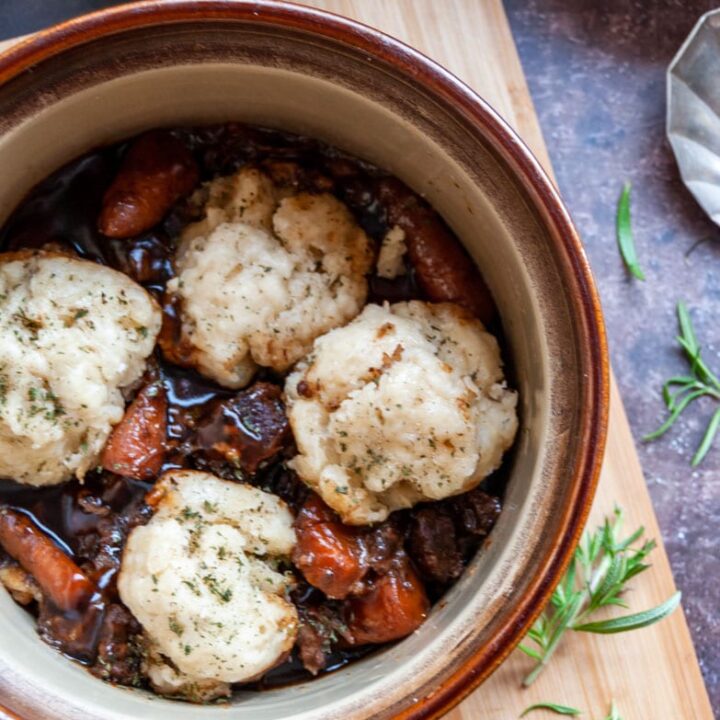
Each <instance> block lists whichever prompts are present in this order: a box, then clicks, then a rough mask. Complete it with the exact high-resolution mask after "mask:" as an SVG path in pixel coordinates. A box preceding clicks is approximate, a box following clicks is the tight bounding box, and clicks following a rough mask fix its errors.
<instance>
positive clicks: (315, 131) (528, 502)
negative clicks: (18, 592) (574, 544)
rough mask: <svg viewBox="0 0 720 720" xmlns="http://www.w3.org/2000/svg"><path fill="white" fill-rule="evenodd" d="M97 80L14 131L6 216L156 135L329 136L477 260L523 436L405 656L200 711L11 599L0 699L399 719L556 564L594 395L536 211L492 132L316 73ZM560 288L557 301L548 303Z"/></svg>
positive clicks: (396, 650) (48, 103)
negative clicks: (571, 463)
mask: <svg viewBox="0 0 720 720" xmlns="http://www.w3.org/2000/svg"><path fill="white" fill-rule="evenodd" d="M86 85H87V86H86V87H84V88H81V89H76V90H74V91H73V92H65V91H63V93H61V96H62V98H63V99H62V102H57V98H56V97H52V96H49V97H47V98H36V99H35V102H36V104H35V107H34V108H33V110H32V113H31V114H30V116H25V117H20V116H17V117H18V118H19V119H17V118H16V119H11V120H7V121H6V122H5V127H4V134H3V135H2V136H1V137H0V167H2V169H3V176H4V178H5V180H4V182H3V183H2V185H0V220H4V218H6V217H7V215H8V214H9V213H10V212H11V211H12V209H13V208H14V207H15V205H16V204H17V203H18V202H19V201H20V199H21V198H22V197H23V195H24V194H25V193H26V192H27V191H28V190H29V189H30V187H31V186H32V185H33V184H35V183H36V182H37V181H39V180H41V179H42V178H43V177H45V176H46V175H47V174H48V173H50V172H51V171H53V170H54V169H56V168H57V167H59V166H60V165H61V164H63V163H64V162H66V161H68V160H70V159H72V158H73V157H75V156H77V155H78V154H80V153H82V152H84V151H87V150H88V149H90V148H92V147H94V146H97V145H101V144H104V143H108V142H112V141H115V140H117V139H120V138H123V137H126V136H128V135H132V134H133V133H136V132H138V131H140V130H143V129H145V128H148V127H152V126H158V125H170V126H172V125H182V124H186V123H204V122H214V121H223V120H230V119H233V120H241V121H247V122H251V123H260V124H265V125H270V126H274V127H278V128H283V129H287V130H292V131H296V132H301V133H306V134H308V135H312V136H315V137H318V138H321V139H323V140H327V141H329V142H331V143H333V144H335V145H337V146H339V147H340V148H343V149H345V150H348V151H350V152H352V153H354V154H356V155H358V156H360V157H362V158H365V159H368V160H370V161H372V162H374V163H377V164H378V165H380V166H382V167H384V168H386V169H387V170H389V171H391V172H393V173H395V174H396V175H398V176H399V177H401V178H402V179H404V180H405V181H407V182H408V183H409V184H410V185H412V186H413V187H414V188H415V189H416V190H417V191H420V192H421V193H422V194H424V195H425V196H426V197H427V198H428V199H429V200H430V202H431V203H432V204H433V205H434V206H435V208H436V209H437V210H439V211H440V213H441V214H442V215H443V216H444V217H445V218H446V220H447V221H448V222H449V224H450V225H451V226H452V228H453V229H454V230H455V232H456V233H457V234H458V235H459V237H460V238H461V239H462V241H463V242H464V244H465V245H466V247H467V248H468V250H469V251H470V253H471V254H472V256H473V257H474V258H475V260H476V261H477V263H478V265H479V266H480V268H481V269H482V271H483V274H484V276H485V278H486V279H487V282H488V283H489V285H490V287H491V290H492V292H493V295H494V296H495V298H496V301H497V304H498V306H499V308H500V310H501V315H502V322H503V327H504V331H505V334H506V342H507V346H506V348H505V356H506V357H508V356H511V357H512V363H513V365H514V372H515V376H516V378H517V382H518V384H519V390H520V393H521V410H520V412H521V417H522V427H521V430H520V432H519V433H518V441H517V447H516V450H515V452H514V454H513V457H512V461H511V462H512V463H513V467H512V471H511V482H510V486H509V490H508V493H507V497H506V500H505V509H504V511H503V514H502V516H501V519H500V521H499V523H498V525H497V527H496V529H495V530H494V532H493V534H492V536H491V542H488V543H487V544H486V546H485V548H484V549H483V551H482V552H481V553H480V556H479V558H477V559H476V561H475V562H474V563H473V564H472V566H471V567H470V568H469V569H468V570H467V572H466V574H465V576H464V577H463V579H462V581H461V582H459V583H458V584H457V585H456V586H455V587H454V589H453V590H452V591H451V592H450V594H449V595H448V596H447V597H446V598H445V600H444V601H443V602H442V603H441V604H440V606H438V607H436V608H435V609H434V610H433V612H432V615H431V616H430V618H429V619H428V621H427V622H426V623H425V625H423V627H422V628H421V629H420V631H419V632H417V633H415V634H414V635H413V636H412V637H410V638H408V639H406V640H404V641H403V642H401V643H399V644H397V645H395V646H394V647H392V648H390V649H388V650H385V651H383V652H381V653H379V654H376V655H374V656H372V657H370V658H367V659H365V660H363V661H360V662H358V663H356V664H354V665H352V666H350V667H349V668H346V669H343V670H341V671H339V672H336V673H334V674H331V675H328V676H326V677H323V678H321V679H319V680H316V681H314V682H309V683H305V684H300V685H296V686H293V687H289V688H286V689H282V690H276V691H271V692H266V693H246V694H242V693H240V694H239V695H238V696H237V698H236V699H235V700H234V703H233V706H232V707H231V708H226V707H220V708H218V707H212V706H210V707H196V706H191V705H186V704H181V703H177V702H170V701H167V700H163V699H160V698H156V697H151V696H150V695H149V694H146V693H144V692H141V691H134V690H127V689H121V688H115V687H113V686H111V685H107V684H105V683H102V682H100V681H99V680H96V679H94V678H92V677H91V676H90V675H89V674H88V673H87V672H86V671H85V670H84V669H82V668H81V667H79V666H78V665H76V664H74V663H72V662H69V661H68V660H66V659H64V658H63V657H62V656H60V655H59V654H58V653H57V652H56V651H54V650H52V649H51V648H49V647H48V646H46V645H45V644H44V643H43V642H41V641H40V640H39V639H38V637H37V635H36V633H35V629H34V621H33V620H32V619H31V618H30V617H29V616H28V615H27V614H26V613H25V612H24V611H23V610H22V609H20V608H19V607H18V606H16V605H15V604H14V603H13V602H12V601H11V600H10V599H9V597H8V596H7V594H6V593H5V592H4V591H0V677H1V678H2V679H0V699H1V700H0V701H2V702H7V703H8V704H9V705H10V706H11V707H13V708H14V709H16V710H18V711H20V712H21V713H23V712H24V713H25V714H26V715H27V716H28V717H40V716H42V717H44V718H67V719H68V720H70V719H72V720H76V718H79V717H84V718H88V719H94V718H98V719H99V718H103V719H105V720H109V719H110V718H118V719H119V718H129V717H132V718H148V719H150V718H152V719H155V718H173V719H174V720H185V719H187V720H190V719H191V718H192V719H196V718H203V717H210V716H213V717H215V716H217V717H220V718H225V719H226V720H235V719H236V718H243V719H248V720H250V719H251V720H278V719H279V718H294V719H295V720H300V719H301V718H302V719H303V720H322V719H323V718H331V717H332V718H339V717H342V718H347V719H350V718H360V717H377V718H381V717H386V713H387V712H390V711H388V710H385V709H383V708H385V706H386V704H387V698H389V697H395V698H398V697H399V696H400V695H402V694H404V692H405V691H407V690H410V691H414V692H416V693H417V696H418V697H422V696H423V695H424V694H426V693H427V692H428V690H429V688H431V687H432V685H433V682H434V680H433V679H434V678H435V677H437V675H438V673H441V672H443V671H448V670H450V669H452V668H454V667H456V666H457V665H458V664H459V663H460V662H462V660H463V659H466V658H467V656H468V654H470V652H471V648H470V638H471V636H472V635H473V634H479V636H480V637H481V638H482V637H483V636H484V635H485V633H486V630H485V629H486V628H488V627H489V626H490V624H491V622H492V620H493V618H494V617H495V616H496V615H497V614H499V613H502V612H503V611H504V609H505V608H506V607H507V603H508V601H509V599H510V598H512V597H513V596H514V595H515V594H516V593H519V592H522V587H523V584H524V583H525V582H526V580H527V568H528V567H529V564H531V563H532V562H533V554H534V553H536V552H537V553H540V552H542V549H541V547H540V545H541V543H542V539H541V538H542V534H543V527H545V526H546V524H547V523H548V522H551V521H552V520H551V516H552V511H553V507H560V505H561V504H562V502H563V489H562V480H561V479H560V478H561V475H562V473H561V472H560V470H559V467H558V463H561V462H563V457H564V453H565V452H566V451H567V448H568V443H569V440H568V438H569V436H570V435H571V433H570V429H571V428H572V427H573V422H574V419H575V417H576V410H575V409H573V405H572V403H573V402H574V400H575V399H576V398H577V397H578V393H579V390H578V385H577V383H578V381H577V380H573V382H572V383H568V382H567V377H564V376H563V374H564V373H565V372H572V368H573V366H574V365H575V364H576V363H577V360H576V359H575V351H574V350H573V340H572V328H571V325H572V324H571V322H570V320H569V314H568V313H567V307H566V302H567V301H566V300H564V299H563V294H562V290H561V282H560V279H559V278H560V276H559V274H558V272H557V270H556V268H555V265H554V264H553V262H554V261H553V260H552V258H551V254H550V253H549V251H548V242H549V241H548V239H547V238H546V237H545V234H544V231H543V230H542V229H541V227H540V225H539V223H538V220H537V217H536V215H535V213H534V212H533V211H532V210H531V209H530V207H529V205H528V202H527V200H526V199H525V198H524V197H523V196H522V194H521V192H520V191H519V190H518V188H517V186H516V185H515V184H514V182H513V181H512V180H511V179H510V178H508V177H507V173H506V171H505V170H504V169H503V168H502V167H501V166H500V165H499V163H498V161H497V160H496V159H495V156H494V154H493V153H492V152H491V151H490V150H489V149H488V148H487V147H485V146H484V144H483V143H482V142H481V141H479V140H478V139H477V137H475V138H472V137H471V135H470V133H469V131H467V133H468V141H467V144H466V145H463V144H462V143H461V142H454V143H453V147H444V139H443V138H444V137H445V135H446V132H449V131H452V133H453V134H454V136H455V137H456V138H460V139H461V140H462V137H463V133H465V132H466V131H465V130H463V129H462V128H455V129H452V128H448V127H446V126H444V125H443V122H442V121H441V120H438V118H432V117H431V116H430V114H429V112H430V111H428V112H427V113H425V114H423V108H422V107H420V106H418V108H417V110H418V112H417V114H414V113H408V112H407V111H406V109H403V108H400V107H393V101H392V99H391V98H389V97H383V92H384V91H383V89H382V88H380V89H378V91H377V93H376V94H377V97H374V98H371V97H369V94H368V93H364V94H363V95H361V94H359V93H358V92H356V91H354V90H353V89H352V88H351V87H348V84H347V83H344V84H343V85H342V86H341V85H340V84H337V83H335V82H332V81H330V80H328V79H325V78H322V77H319V76H313V75H312V74H309V73H307V72H294V71H291V70H287V69H283V68H280V67H268V66H262V65H254V64H252V63H247V62H243V63H235V62H220V61H209V62H202V63H193V64H188V65H185V66H181V65H175V66H171V67H164V68H157V69H147V70H141V71H138V72H133V73H132V74H128V75H122V74H121V76H120V77H116V78H114V79H108V80H104V81H102V82H99V83H97V84H96V83H95V82H88V83H86ZM403 107H405V108H406V105H404V106H403ZM448 122H450V121H448ZM554 289H557V291H558V292H557V297H556V298H554V299H548V295H549V292H550V291H551V290H554ZM550 357H552V358H553V361H552V363H551V362H550V361H549V358H550ZM551 414H552V417H553V419H552V421H551ZM401 691H402V692H401ZM39 694H40V695H41V696H42V697H43V698H44V700H43V704H44V705H43V709H42V713H40V712H39V709H38V708H39V705H38V696H39Z"/></svg>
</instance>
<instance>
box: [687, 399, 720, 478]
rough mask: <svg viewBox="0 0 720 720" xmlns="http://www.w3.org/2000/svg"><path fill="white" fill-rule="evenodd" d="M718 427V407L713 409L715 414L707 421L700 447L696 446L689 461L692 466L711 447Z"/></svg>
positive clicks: (695, 464) (701, 459)
mask: <svg viewBox="0 0 720 720" xmlns="http://www.w3.org/2000/svg"><path fill="white" fill-rule="evenodd" d="M718 427H720V408H718V409H717V410H716V411H715V414H714V415H713V416H712V420H710V422H709V423H708V426H707V430H706V431H705V435H703V439H702V442H701V443H700V447H698V449H697V452H696V453H695V455H694V456H693V459H692V462H691V463H690V464H691V465H692V466H693V467H697V466H698V465H699V464H700V463H701V462H702V461H703V459H704V457H705V456H706V455H707V454H708V451H709V450H710V448H711V447H712V444H713V440H714V439H715V435H717V431H718Z"/></svg>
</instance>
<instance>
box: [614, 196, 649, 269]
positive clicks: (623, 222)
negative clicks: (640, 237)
mask: <svg viewBox="0 0 720 720" xmlns="http://www.w3.org/2000/svg"><path fill="white" fill-rule="evenodd" d="M615 228H616V231H617V243H618V247H619V248H620V255H621V256H622V259H623V262H624V263H625V267H626V268H627V269H628V270H629V272H630V273H631V274H632V275H634V276H635V277H636V278H637V279H638V280H644V279H645V273H643V271H642V269H641V268H640V264H639V263H638V259H637V253H636V252H635V241H634V240H633V234H632V224H631V222H630V183H629V182H626V183H625V185H624V186H623V189H622V192H621V193H620V200H619V201H618V207H617V216H616V218H615Z"/></svg>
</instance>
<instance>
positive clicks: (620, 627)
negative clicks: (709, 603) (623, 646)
mask: <svg viewBox="0 0 720 720" xmlns="http://www.w3.org/2000/svg"><path fill="white" fill-rule="evenodd" d="M681 596H682V594H681V593H680V592H676V593H675V594H674V595H672V596H671V597H669V598H668V599H667V600H666V601H665V602H664V603H661V604H660V605H658V606H657V607H654V608H651V609H650V610H644V611H643V612H639V613H634V614H633V615H624V616H623V617H619V618H611V619H610V620H599V621H597V622H591V623H584V624H583V625H575V626H573V630H577V631H578V632H592V633H600V634H603V635H608V634H611V633H620V632H628V631H629V630H637V629H638V628H644V627H647V626H648V625H653V624H654V623H656V622H658V621H659V620H662V619H663V618H665V617H667V616H668V615H670V613H671V612H673V610H675V608H677V606H678V605H679V604H680V598H681Z"/></svg>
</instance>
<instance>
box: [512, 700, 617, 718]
mask: <svg viewBox="0 0 720 720" xmlns="http://www.w3.org/2000/svg"><path fill="white" fill-rule="evenodd" d="M533 710H549V711H550V712H554V713H556V714H557V715H572V716H577V715H582V712H581V711H580V710H578V709H577V708H574V707H569V706H567V705H558V704H557V703H551V702H541V703H535V704H534V705H530V707H527V708H525V710H523V712H522V714H521V715H520V717H521V718H524V717H525V716H526V715H527V714H528V713H531V712H532V711H533ZM603 720H622V718H621V717H620V714H619V713H618V710H617V707H615V701H614V700H613V701H612V702H611V703H610V713H609V715H607V716H606V717H604V718H603Z"/></svg>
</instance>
